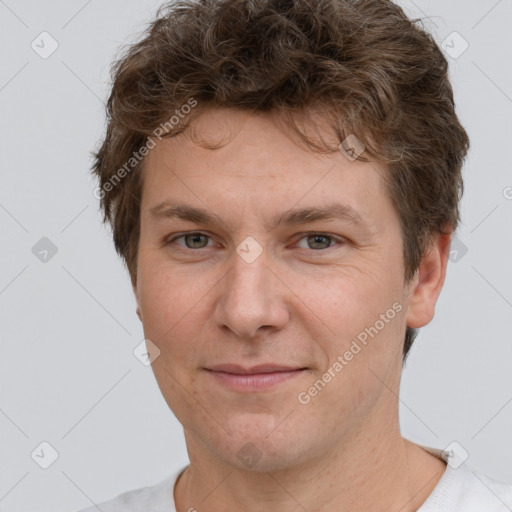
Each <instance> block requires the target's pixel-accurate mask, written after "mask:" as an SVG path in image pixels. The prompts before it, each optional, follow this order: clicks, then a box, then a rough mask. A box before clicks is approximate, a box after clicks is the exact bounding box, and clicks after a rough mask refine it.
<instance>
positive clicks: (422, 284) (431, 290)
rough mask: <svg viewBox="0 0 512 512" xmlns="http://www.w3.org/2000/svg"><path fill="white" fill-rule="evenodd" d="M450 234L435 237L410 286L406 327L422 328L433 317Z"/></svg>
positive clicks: (442, 280) (444, 273)
mask: <svg viewBox="0 0 512 512" xmlns="http://www.w3.org/2000/svg"><path fill="white" fill-rule="evenodd" d="M450 241H451V233H448V234H439V235H436V237H435V238H434V240H433V241H432V244H431V246H430V249H429V250H428V251H427V253H426V254H425V255H424V256H423V259H422V260H421V264H420V266H419V268H418V270H417V272H416V275H415V277H414V279H413V280H412V282H411V284H410V290H409V307H408V311H407V317H406V320H407V326H408V327H413V328H419V327H423V326H424V325H426V324H428V323H429V322H430V321H431V320H432V318H433V317H434V312H435V306H436V302H437V299H438V297H439V294H440V293H441V289H442V287H443V284H444V280H445V277H446V266H447V265H448V256H449V254H450Z"/></svg>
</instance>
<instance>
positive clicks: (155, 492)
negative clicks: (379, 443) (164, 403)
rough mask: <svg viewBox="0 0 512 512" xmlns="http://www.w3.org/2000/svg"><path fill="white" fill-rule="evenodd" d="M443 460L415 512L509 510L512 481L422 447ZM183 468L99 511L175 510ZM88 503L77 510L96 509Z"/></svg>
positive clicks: (440, 452) (511, 501)
mask: <svg viewBox="0 0 512 512" xmlns="http://www.w3.org/2000/svg"><path fill="white" fill-rule="evenodd" d="M424 448H425V449H426V450H427V451H429V452H430V453H432V454H434V455H436V456H437V457H440V458H442V459H444V460H446V461H447V463H448V465H447V466H446V470H445V472H444V474H443V476H442V477H441V479H440V480H439V482H438V484H437V485H436V487H435V488H434V490H433V491H432V493H431V494H430V496H429V497H428V499H427V501H425V503H423V505H422V506H421V507H420V508H419V509H418V511H417V512H455V511H457V512H511V511H512V484H504V483H500V482H497V481H495V480H492V479H490V478H488V477H486V476H483V475H481V474H479V473H476V472H474V471H471V470H470V469H468V468H467V467H466V465H465V464H462V465H460V466H459V463H458V461H456V462H454V459H453V457H454V455H453V453H449V452H448V453H447V452H444V451H441V450H436V449H434V448H428V447H424ZM185 469H186V467H185V468H182V469H180V470H179V471H176V472H174V473H173V474H172V475H171V476H169V477H167V478H165V479H164V480H162V481H161V482H160V483H158V484H156V485H155V486H153V487H143V488H140V489H136V490H133V491H128V492H125V493H123V494H120V495H119V496H117V497H116V498H114V499H112V500H110V501H106V502H104V503H99V504H98V507H99V509H100V510H101V511H102V512H176V505H175V503H174V485H175V483H176V481H177V480H178V477H179V476H180V475H181V473H183V471H185ZM97 511H98V508H96V506H92V507H89V508H86V509H83V510H81V511H79V512H97Z"/></svg>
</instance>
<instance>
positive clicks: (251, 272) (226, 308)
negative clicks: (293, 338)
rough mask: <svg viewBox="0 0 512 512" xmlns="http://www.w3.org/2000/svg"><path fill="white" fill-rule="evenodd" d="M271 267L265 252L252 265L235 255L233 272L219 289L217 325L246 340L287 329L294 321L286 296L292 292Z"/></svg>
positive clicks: (228, 274)
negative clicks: (287, 325) (267, 331)
mask: <svg viewBox="0 0 512 512" xmlns="http://www.w3.org/2000/svg"><path fill="white" fill-rule="evenodd" d="M269 263H270V262H269V261H268V258H267V257H266V253H265V252H263V253H262V254H261V255H260V256H259V257H258V258H257V259H256V260H255V261H252V262H251V263H248V262H247V261H245V260H244V259H243V258H242V257H241V256H240V255H239V254H238V253H236V252H234V253H233V255H232V257H231V261H230V265H231V267H230V271H229V272H228V273H227V275H226V276H225V278H224V279H223V280H222V281H221V283H219V286H218V288H217V289H216V291H217V293H218V298H217V303H216V307H215V313H214V319H215V322H216V325H218V326H219V327H220V328H222V329H226V328H227V329H229V330H230V331H232V332H233V333H234V334H236V335H237V336H238V337H240V338H243V339H252V338H254V337H255V336H256V335H258V333H259V332H260V331H264V330H272V329H274V330H280V329H282V328H283V327H284V326H285V325H286V323H287V322H288V321H289V318H290V314H289V310H288V301H287V300H286V296H287V293H290V292H289V290H288V288H287V287H286V286H285V285H284V284H283V283H282V282H281V280H280V279H279V278H278V277H277V276H276V272H275V271H273V270H272V269H271V268H270V265H269Z"/></svg>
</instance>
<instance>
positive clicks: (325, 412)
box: [132, 109, 450, 512]
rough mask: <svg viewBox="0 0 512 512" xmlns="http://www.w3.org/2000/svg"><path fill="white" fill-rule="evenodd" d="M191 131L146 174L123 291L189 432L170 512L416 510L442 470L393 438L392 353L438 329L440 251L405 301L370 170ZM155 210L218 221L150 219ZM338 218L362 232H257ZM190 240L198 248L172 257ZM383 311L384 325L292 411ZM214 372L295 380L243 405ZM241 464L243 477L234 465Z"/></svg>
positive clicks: (376, 171)
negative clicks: (244, 249) (265, 367)
mask: <svg viewBox="0 0 512 512" xmlns="http://www.w3.org/2000/svg"><path fill="white" fill-rule="evenodd" d="M193 128H194V129H193V132H190V131H186V132H185V133H184V134H182V135H179V136H177V137H174V138H170V139H162V140H161V141H160V142H158V144H157V146H156V147H155V148H154V149H153V150H152V151H151V152H150V153H149V155H148V156H147V159H146V162H145V167H144V171H143V178H144V186H143V195H142V203H141V234H140V241H139V249H138V264H137V275H136V277H135V276H133V281H132V282H133V286H134V292H135V296H136V299H137V313H138V315H139V317H140V319H141V321H142V323H143V327H144V334H145V337H146V338H147V339H150V340H151V341H152V343H154V344H155V345H156V346H157V347H158V348H159V350H160V355H159V357H157V358H156V359H155V360H154V362H153V364H152V367H153V371H154V373H155V376H156V379H157V382H158V385H159V387H160V389H161V391H162V394H163V396H164V398H165V400H166V401H167V403H168V405H169V407H170V408H171V410H172V411H173V412H174V414H175V415H176V417H177V418H178V420H179V421H180V422H181V424H182V425H183V428H184V433H185V439H186V443H187V450H188V454H189V458H190V466H189V467H188V468H187V470H186V471H185V472H184V473H183V474H182V476H181V477H180V478H179V480H178V482H177V485H176V487H175V489H174V496H175V500H176V504H177V508H178V510H179V511H188V510H190V509H194V508H195V509H197V510H199V511H202V510H207V511H208V512H221V511H227V510H244V511H247V512H256V511H257V512H263V511H265V512H268V511H276V512H277V511H279V512H288V511H290V512H291V511H296V510H307V511H308V512H324V511H325V512H326V511H332V510H336V511H337V512H345V511H353V510H368V511H386V512H389V511H394V510H396V511H397V512H398V511H401V512H406V511H413V510H417V509H418V507H419V506H420V505H421V504H422V503H423V502H424V501H425V499H426V498H427V497H428V495H429V494H430V493H431V491H432V489H433V488H434V487H435V485H436V484H437V482H438V481H439V479H440V478H441V476H442V474H443V472H444V470H445V468H446V465H445V463H444V462H443V461H441V460H440V459H437V458H436V457H434V456H432V455H430V454H428V453H427V452H426V451H424V450H423V449H422V448H420V447H419V446H417V445H415V444H414V443H412V442H410V441H408V440H406V439H404V438H403V437H402V435H401V433H400V428H399V423H398V394H399V386H400V376H401V370H402V346H403V339H404V335H405V328H406V326H407V325H408V326H411V327H421V326H423V325H425V324H427V323H428V322H429V321H430V320H431V319H432V317H433V314H434V307H435V303H436V300H437V298H438V295H439V293H440V291H441V288H442V285H443V282H444V277H445V271H446V264H447V256H448V248H449V241H450V237H449V236H448V235H443V236H438V237H435V238H434V240H433V242H432V246H431V249H430V250H429V251H428V253H427V254H426V255H425V257H424V259H423V261H422V264H421V267H420V268H419V270H418V272H417V274H416V276H415V278H414V279H413V280H412V281H411V282H409V283H406V282H404V262H403V257H402V234H401V229H400V222H399V219H398V216H397V214H396V212H395V210H394V208H393V206H392V203H391V201H390V199H389V197H388V194H387V191H386V188H385V186H384V178H385V176H386V174H385V173H386V170H385V168H384V167H383V166H382V165H380V164H376V163H371V162H361V161H357V160H355V161H350V160H349V159H347V158H346V157H345V156H344V155H343V154H342V153H341V152H336V153H333V154H319V153H316V152H312V151H310V150H309V149H307V148H305V147H304V146H300V145H299V143H298V141H297V140H295V139H294V137H293V136H292V135H291V134H290V133H286V131H285V130H283V129H282V126H279V123H276V122H275V120H274V119H273V118H272V117H271V116H269V115H268V114H254V113H247V112H243V111H231V110H227V109H221V110H218V109H217V110H209V111H207V112H205V113H203V114H202V115H201V116H200V117H199V118H197V120H195V121H194V124H193ZM319 129H320V130H321V133H323V134H324V135H325V137H327V138H328V137H329V136H330V135H331V134H330V133H329V131H328V129H327V128H326V127H323V126H319ZM191 134H192V135H193V136H192V137H191V136H190V135H191ZM215 145H216V146H219V147H217V148H216V149H212V147H213V146H215ZM165 201H169V202H171V203H180V204H186V205H190V206H194V207H198V208H205V209H207V210H208V211H209V212H213V213H214V214H216V215H217V216H218V217H219V218H220V221H219V223H218V224H205V223H203V222H197V221H194V222H192V221H190V220H183V219H180V218H175V217H169V218H163V217H158V218H157V217H155V216H154V215H153V214H152V213H151V209H152V208H154V207H155V206H156V205H158V204H160V203H162V202H165ZM334 202H340V203H343V204H344V205H348V206H350V207H351V208H352V209H353V210H355V211H356V212H358V214H359V216H360V218H361V219H362V222H361V223H357V222H354V221H353V220H350V219H347V218H343V219H330V220H317V221H313V222H308V223H304V224H300V225H290V226H286V225H281V226H279V227H277V228H275V229H273V230H270V231H269V230H267V228H266V224H267V223H268V222H269V220H270V219H272V218H273V217H274V216H275V215H279V214H281V213H283V212H285V211H287V210H290V209H292V208H293V209H295V208H305V207H323V206H326V205H328V204H331V203H334ZM197 232H200V233H203V234H204V235H207V236H199V238H197V237H196V238H194V236H189V237H183V236H182V237H181V238H177V239H175V240H174V241H170V240H171V239H172V238H173V237H178V236H179V235H182V234H187V233H188V234H192V233H197ZM315 233H317V235H316V236H317V237H318V236H319V235H318V234H320V235H321V236H320V238H315V236H313V237H312V236H311V235H312V234H315ZM326 236H327V238H325V237H326ZM247 237H253V238H254V239H255V240H256V241H257V242H258V244H259V246H260V247H261V249H262V251H263V252H262V253H261V254H260V255H259V256H258V257H257V258H256V259H255V260H254V261H252V262H251V263H248V262H247V261H246V260H244V259H243V258H242V257H241V256H240V255H239V254H238V253H237V251H236V248H237V247H238V246H239V245H240V244H241V243H242V242H243V241H244V240H245V239H246V238H247ZM165 241H166V242H167V243H164V242H165ZM187 244H188V245H187ZM393 304H395V306H396V304H398V305H400V306H401V308H400V311H399V312H398V313H396V315H395V316H394V318H393V319H392V320H390V321H389V322H387V323H386V324H385V327H383V328H382V329H380V330H379V331H378V334H377V335H375V336H374V337H373V338H370V339H369V341H368V343H367V345H366V346H363V347H362V349H361V350H360V351H359V352H358V353H357V355H354V357H353V358H352V359H351V360H350V361H348V362H347V364H346V365H345V366H344V367H343V369H342V370H341V371H339V372H338V373H336V372H335V373H336V376H335V377H334V378H332V379H331V381H330V382H329V383H328V384H327V385H326V386H325V387H324V388H323V389H321V391H320V392H318V393H317V395H316V396H314V397H312V398H311V400H310V401H309V403H307V404H303V403H300V401H299V400H298V395H299V393H301V392H305V391H307V390H308V389H309V388H311V386H312V385H313V383H315V381H317V380H318V379H321V378H322V375H323V374H324V373H325V372H326V371H327V370H328V369H329V368H330V367H331V368H332V366H333V364H334V363H335V361H336V360H337V357H338V356H339V355H343V354H345V352H346V351H347V350H349V348H350V346H351V343H352V341H353V340H354V339H356V337H357V336H358V334H360V333H361V332H363V331H364V329H365V328H368V327H370V326H374V325H375V324H376V321H377V320H379V319H380V318H381V316H380V315H382V314H385V313H386V311H388V310H389V309H390V308H392V305H393ZM223 363H237V364H240V365H243V366H246V367H250V366H254V365H257V364H262V363H274V364H283V365H287V366H294V367H297V368H307V370H306V371H303V372H300V373H299V374H298V375H296V376H295V377H293V378H292V379H290V380H288V381H286V382H283V383H280V384H278V385H276V386H274V387H273V388H271V389H268V390H265V391H259V392H249V393H240V392H237V391H233V390H231V389H228V388H226V387H225V386H224V385H222V384H221V383H219V382H218V381H217V379H215V378H214V377H213V376H212V374H211V372H208V371H207V370H205V368H207V367H211V366H213V365H215V364H223ZM248 443H251V444H249V445H248ZM244 450H245V452H244ZM247 450H249V453H250V454H252V455H253V457H254V459H257V462H256V464H255V465H250V464H248V463H247V460H244V459H243V458H241V457H239V455H240V453H246V452H247ZM301 507H302V508H301ZM333 507H335V508H333Z"/></svg>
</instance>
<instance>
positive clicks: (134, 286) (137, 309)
mask: <svg viewBox="0 0 512 512" xmlns="http://www.w3.org/2000/svg"><path fill="white" fill-rule="evenodd" d="M132 289H133V295H134V296H135V301H136V303H137V308H136V309H135V312H136V313H137V316H138V317H139V320H140V321H141V322H142V313H141V311H140V304H139V298H138V296H137V284H136V283H135V282H134V281H133V280H132Z"/></svg>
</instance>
